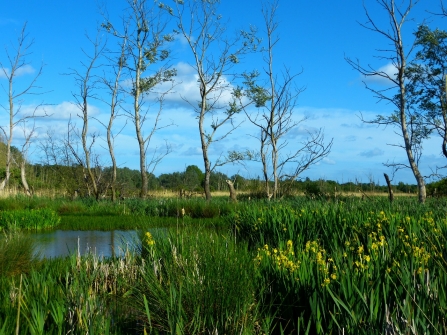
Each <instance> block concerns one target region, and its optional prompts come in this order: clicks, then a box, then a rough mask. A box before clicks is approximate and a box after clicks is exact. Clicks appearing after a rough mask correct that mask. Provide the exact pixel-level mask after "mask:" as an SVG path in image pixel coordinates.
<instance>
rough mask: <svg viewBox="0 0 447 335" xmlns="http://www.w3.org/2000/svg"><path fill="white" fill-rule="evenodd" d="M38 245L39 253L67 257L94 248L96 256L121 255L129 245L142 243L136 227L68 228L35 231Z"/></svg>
mask: <svg viewBox="0 0 447 335" xmlns="http://www.w3.org/2000/svg"><path fill="white" fill-rule="evenodd" d="M31 236H32V237H33V239H34V241H35V245H36V254H39V255H40V257H41V258H54V257H64V256H69V255H72V254H75V253H77V251H78V249H79V252H80V254H81V255H84V254H86V253H88V252H92V253H94V254H95V255H97V256H103V257H115V256H116V257H121V256H123V255H124V253H125V252H126V250H127V248H129V249H131V250H133V249H134V248H135V247H139V246H140V243H141V242H140V241H139V239H138V234H137V231H135V230H127V231H122V230H112V231H98V230H87V231H73V230H70V231H67V230H55V231H50V232H36V233H32V234H31Z"/></svg>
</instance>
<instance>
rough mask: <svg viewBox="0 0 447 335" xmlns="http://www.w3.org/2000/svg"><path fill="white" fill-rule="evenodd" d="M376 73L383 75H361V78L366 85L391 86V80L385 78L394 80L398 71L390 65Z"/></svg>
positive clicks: (382, 67) (380, 68)
mask: <svg viewBox="0 0 447 335" xmlns="http://www.w3.org/2000/svg"><path fill="white" fill-rule="evenodd" d="M376 72H377V73H380V74H381V75H373V76H364V75H360V76H361V78H362V80H363V81H364V82H366V83H371V84H378V85H384V86H389V85H391V82H390V80H389V79H388V78H386V77H383V76H389V77H390V78H393V79H394V78H395V77H396V75H397V72H398V71H397V68H396V66H394V65H393V64H392V63H388V64H386V65H384V66H381V67H379V68H378V69H377V71H376Z"/></svg>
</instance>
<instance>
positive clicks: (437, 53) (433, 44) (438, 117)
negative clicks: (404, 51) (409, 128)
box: [406, 25, 447, 158]
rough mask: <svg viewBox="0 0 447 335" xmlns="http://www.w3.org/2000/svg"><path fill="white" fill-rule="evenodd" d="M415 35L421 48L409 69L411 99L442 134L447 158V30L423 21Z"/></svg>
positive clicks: (431, 125) (427, 121) (443, 149)
mask: <svg viewBox="0 0 447 335" xmlns="http://www.w3.org/2000/svg"><path fill="white" fill-rule="evenodd" d="M415 36H416V42H415V45H416V46H418V47H420V49H419V50H418V51H417V53H416V57H415V59H414V61H412V62H411V64H410V65H409V66H408V68H407V71H406V77H407V78H408V80H409V83H408V85H407V87H408V93H409V100H410V101H411V103H413V104H414V105H415V106H417V109H418V113H419V115H420V116H421V117H422V118H423V120H424V121H425V123H426V124H427V127H428V128H429V129H430V130H431V129H433V130H435V131H437V133H438V134H439V136H440V137H441V138H442V145H441V148H442V153H443V154H444V156H445V157H446V158H447V97H446V89H447V86H446V85H447V81H446V79H447V32H446V31H444V30H439V29H434V30H431V29H430V28H429V27H428V26H426V25H421V26H419V28H418V30H417V31H416V33H415Z"/></svg>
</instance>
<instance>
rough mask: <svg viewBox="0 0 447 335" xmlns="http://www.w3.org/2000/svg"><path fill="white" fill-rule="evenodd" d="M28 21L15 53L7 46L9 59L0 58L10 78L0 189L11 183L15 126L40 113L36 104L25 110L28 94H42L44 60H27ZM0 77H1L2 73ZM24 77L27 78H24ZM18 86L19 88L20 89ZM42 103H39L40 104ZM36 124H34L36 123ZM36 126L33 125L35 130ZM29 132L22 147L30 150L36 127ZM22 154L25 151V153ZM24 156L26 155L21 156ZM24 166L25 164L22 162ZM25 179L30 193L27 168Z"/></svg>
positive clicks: (23, 178)
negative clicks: (20, 79)
mask: <svg viewBox="0 0 447 335" xmlns="http://www.w3.org/2000/svg"><path fill="white" fill-rule="evenodd" d="M26 27H27V24H26V23H25V24H24V25H23V27H22V30H21V32H20V34H19V37H18V39H17V43H16V44H15V45H13V49H14V50H15V51H14V53H12V52H11V51H10V49H8V48H5V55H6V58H7V61H6V62H3V61H1V60H0V71H1V73H2V74H3V77H4V78H5V79H6V80H7V85H3V84H2V86H3V90H4V92H5V93H6V95H7V100H8V105H7V106H1V107H2V108H3V109H4V110H5V111H6V113H7V114H8V115H9V123H8V125H7V126H6V127H4V126H1V127H0V129H1V130H2V132H3V136H4V138H5V140H6V166H5V171H6V175H5V178H4V179H3V180H2V181H1V182H0V190H3V189H4V188H5V187H6V186H7V185H8V183H9V179H10V177H11V166H12V164H13V156H12V154H11V146H12V142H13V135H14V129H15V128H16V127H17V126H18V125H19V124H23V125H25V124H26V121H28V120H31V119H35V118H37V117H38V116H39V115H41V116H42V114H41V113H40V112H38V108H34V109H33V110H32V111H31V112H29V113H27V112H24V111H23V110H22V106H23V102H24V99H25V96H27V95H36V94H41V92H40V91H39V89H40V87H38V86H37V84H36V82H37V80H38V79H39V77H40V76H41V74H42V70H43V64H41V65H40V66H39V68H37V70H34V69H33V68H32V66H31V63H30V62H29V61H28V57H29V56H30V55H31V47H32V45H33V43H34V41H33V40H32V39H30V38H29V36H28V33H27V32H26ZM27 75H30V76H31V78H30V79H29V80H28V82H27V83H25V84H24V85H23V84H21V85H20V86H18V85H16V84H17V83H16V82H17V80H18V77H20V76H27ZM0 78H1V77H0ZM23 81H24V80H23ZM17 87H19V89H17ZM39 106H40V105H39ZM34 125H35V124H34ZM34 129H35V126H34V127H33V130H34ZM29 134H31V136H27V134H26V133H25V145H24V146H23V147H22V148H23V149H24V150H26V151H27V150H28V148H29V144H30V140H31V138H32V135H33V134H34V131H30V132H28V135H29ZM22 156H23V155H22ZM22 159H23V160H24V159H25V157H22ZM21 166H22V165H21ZM24 168H25V163H23V169H24ZM22 182H23V186H24V188H25V192H27V193H29V187H28V183H27V182H26V175H25V171H24V170H23V172H22Z"/></svg>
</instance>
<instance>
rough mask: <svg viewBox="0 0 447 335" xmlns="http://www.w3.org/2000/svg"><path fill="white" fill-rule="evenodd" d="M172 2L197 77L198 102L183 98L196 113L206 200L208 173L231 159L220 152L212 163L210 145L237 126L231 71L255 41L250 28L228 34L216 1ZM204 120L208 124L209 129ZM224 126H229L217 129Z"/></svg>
mask: <svg viewBox="0 0 447 335" xmlns="http://www.w3.org/2000/svg"><path fill="white" fill-rule="evenodd" d="M175 3H176V6H175V9H174V10H172V9H170V8H169V10H170V11H171V12H173V15H174V17H175V18H176V19H177V26H178V29H179V31H180V34H181V35H182V36H183V37H184V38H185V40H186V41H187V44H188V46H189V50H190V53H191V55H192V57H193V61H192V63H191V66H192V68H193V69H194V71H195V73H196V74H197V77H198V85H197V90H198V92H199V93H200V98H199V101H191V100H190V99H188V98H187V97H184V100H185V101H187V102H188V103H189V104H190V106H191V107H192V108H193V109H194V111H195V113H196V114H197V120H198V126H199V135H200V143H201V149H202V155H203V162H204V167H205V182H204V191H205V197H206V199H207V200H210V199H211V191H210V176H211V172H212V171H213V170H214V169H215V168H216V167H218V166H222V165H224V164H227V163H228V162H230V161H232V158H229V157H224V156H223V155H221V156H220V157H219V158H218V159H217V160H216V161H215V162H214V163H212V162H211V160H210V157H209V149H210V146H211V145H212V144H213V143H215V142H218V141H221V140H223V139H225V138H226V137H228V136H229V135H230V134H231V133H232V132H233V131H234V130H235V129H237V128H238V127H239V125H240V123H236V122H235V117H236V115H237V114H238V113H239V112H240V108H238V106H237V104H236V102H235V99H236V98H237V97H238V95H240V93H241V92H240V91H239V90H237V89H233V87H232V84H231V82H232V80H233V79H234V75H233V73H232V72H231V70H232V69H233V68H234V66H235V65H236V64H237V63H239V62H240V60H241V57H243V55H245V54H246V53H247V52H250V51H251V50H253V48H255V47H256V45H257V43H258V42H259V41H258V39H257V38H256V37H255V30H254V29H251V30H250V31H248V32H242V33H241V34H239V35H237V36H236V37H235V38H229V37H228V35H227V29H226V24H225V23H224V22H222V17H221V15H220V14H219V5H220V1H219V0H209V1H203V0H188V1H180V0H176V1H175ZM231 95H232V97H230V96H231ZM207 122H209V123H210V127H209V128H208V127H207V126H206V124H207ZM224 125H225V126H228V127H229V129H227V130H223V131H222V132H218V131H221V130H222V128H223V126H224ZM233 158H234V157H233Z"/></svg>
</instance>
